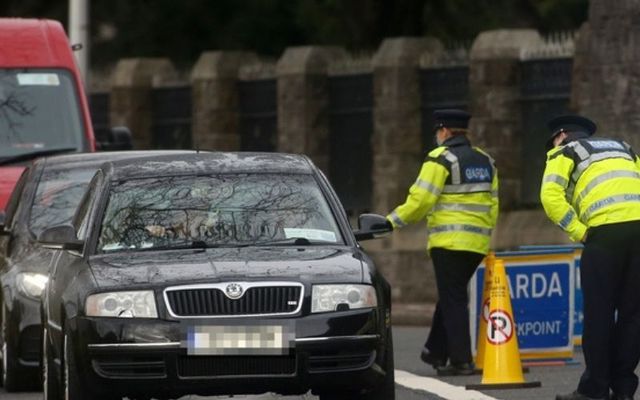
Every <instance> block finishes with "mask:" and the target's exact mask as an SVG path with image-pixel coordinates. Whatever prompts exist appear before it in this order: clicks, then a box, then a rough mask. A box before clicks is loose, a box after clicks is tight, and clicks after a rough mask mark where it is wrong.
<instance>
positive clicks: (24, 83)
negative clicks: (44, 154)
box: [0, 68, 84, 161]
mask: <svg viewBox="0 0 640 400" xmlns="http://www.w3.org/2000/svg"><path fill="white" fill-rule="evenodd" d="M83 143H84V134H83V129H82V119H81V116H80V106H79V102H78V98H77V94H76V91H75V84H74V82H73V78H72V75H71V74H70V73H69V72H68V71H66V70H62V69H24V68H23V69H0V161H1V160H2V159H3V158H10V157H15V156H19V155H23V154H28V153H32V152H41V151H46V150H49V149H52V148H56V149H57V148H76V149H80V148H82V147H83Z"/></svg>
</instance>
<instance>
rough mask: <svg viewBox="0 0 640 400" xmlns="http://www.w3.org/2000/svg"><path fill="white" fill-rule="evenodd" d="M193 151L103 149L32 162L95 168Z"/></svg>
mask: <svg viewBox="0 0 640 400" xmlns="http://www.w3.org/2000/svg"><path fill="white" fill-rule="evenodd" d="M189 153H195V151H193V150H139V151H134V150H129V151H104V152H98V153H71V154H64V155H57V156H52V157H44V158H40V159H38V160H37V161H35V162H34V165H35V166H40V165H41V166H43V167H45V168H47V169H51V170H58V169H75V168H87V167H93V168H95V169H96V170H97V169H98V167H100V165H102V164H103V163H105V162H107V161H115V160H122V159H126V158H138V159H139V158H144V157H156V156H160V155H167V156H170V155H173V156H175V155H178V154H189Z"/></svg>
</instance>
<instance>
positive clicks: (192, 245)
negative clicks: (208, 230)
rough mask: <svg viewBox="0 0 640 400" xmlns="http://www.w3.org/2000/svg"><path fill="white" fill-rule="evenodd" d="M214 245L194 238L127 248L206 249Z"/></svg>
mask: <svg viewBox="0 0 640 400" xmlns="http://www.w3.org/2000/svg"><path fill="white" fill-rule="evenodd" d="M211 247H216V246H215V245H210V244H207V242H205V241H204V240H194V241H192V242H180V243H177V244H170V245H162V246H149V247H136V248H132V249H127V250H136V251H154V250H185V249H208V248H211Z"/></svg>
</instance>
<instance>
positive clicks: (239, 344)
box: [182, 325, 295, 355]
mask: <svg viewBox="0 0 640 400" xmlns="http://www.w3.org/2000/svg"><path fill="white" fill-rule="evenodd" d="M185 336H186V337H185V340H183V341H182V347H183V348H185V349H186V350H187V354H189V355H284V354H289V352H290V350H291V349H292V348H293V347H294V344H295V331H294V330H292V329H291V327H289V326H286V325H243V326H219V325H216V326H209V325H195V326H190V327H188V328H187V329H186V335H185Z"/></svg>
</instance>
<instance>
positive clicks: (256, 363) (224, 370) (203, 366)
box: [178, 356, 296, 378]
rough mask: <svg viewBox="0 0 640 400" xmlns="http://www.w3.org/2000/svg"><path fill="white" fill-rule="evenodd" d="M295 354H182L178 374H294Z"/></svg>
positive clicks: (194, 375)
mask: <svg viewBox="0 0 640 400" xmlns="http://www.w3.org/2000/svg"><path fill="white" fill-rule="evenodd" d="M295 371H296V358H295V356H284V357H283V356H182V357H179V358H178V375H179V376H181V377H183V378H195V377H220V376H249V375H250V376H256V375H258V376H259V375H264V376H270V375H292V374H294V373H295Z"/></svg>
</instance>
